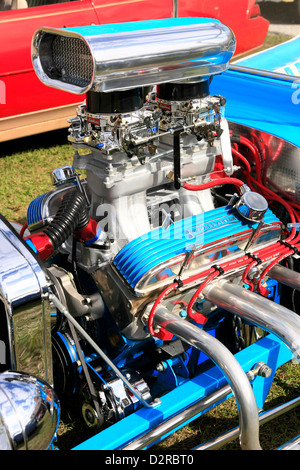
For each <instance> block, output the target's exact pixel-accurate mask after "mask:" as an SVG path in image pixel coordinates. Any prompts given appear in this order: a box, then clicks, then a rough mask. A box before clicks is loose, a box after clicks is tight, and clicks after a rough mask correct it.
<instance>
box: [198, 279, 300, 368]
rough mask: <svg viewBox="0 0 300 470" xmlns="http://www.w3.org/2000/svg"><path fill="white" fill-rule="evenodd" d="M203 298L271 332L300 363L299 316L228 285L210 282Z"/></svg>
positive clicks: (224, 281)
mask: <svg viewBox="0 0 300 470" xmlns="http://www.w3.org/2000/svg"><path fill="white" fill-rule="evenodd" d="M203 295H204V297H205V298H206V299H207V300H210V301H211V302H213V303H215V304H216V305H218V306H219V307H222V308H224V310H227V311H229V312H231V313H234V314H235V315H237V316H239V317H241V318H242V319H244V320H247V321H248V322H250V323H253V324H254V325H256V326H259V327H261V328H262V329H264V330H266V331H268V332H269V333H274V334H275V335H276V336H277V337H278V338H279V339H281V340H282V341H283V342H284V343H285V344H286V345H287V346H288V348H289V349H290V350H291V351H292V353H293V354H294V356H295V357H296V359H297V361H298V362H300V317H299V316H298V315H297V314H296V313H294V312H292V311H291V310H289V309H287V308H285V307H283V306H282V305H279V304H276V303H275V302H272V301H271V300H269V299H266V298H265V297H262V296H260V295H258V294H255V293H254V292H251V291H249V290H247V289H244V288H243V287H241V286H239V285H237V284H233V283H232V282H229V281H226V280H222V281H218V282H213V283H211V284H210V285H208V286H207V287H205V289H203Z"/></svg>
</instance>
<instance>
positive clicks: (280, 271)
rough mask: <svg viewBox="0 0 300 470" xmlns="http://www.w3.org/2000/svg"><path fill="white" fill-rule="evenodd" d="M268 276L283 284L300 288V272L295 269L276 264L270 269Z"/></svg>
mask: <svg viewBox="0 0 300 470" xmlns="http://www.w3.org/2000/svg"><path fill="white" fill-rule="evenodd" d="M268 276H270V277H271V278H272V279H275V280H276V281H279V282H280V283H281V284H284V285H285V286H288V287H291V288H292V289H297V290H300V273H297V272H296V271H292V270H291V269H289V268H285V267H284V266H281V265H280V264H277V265H276V266H274V268H272V269H270V271H269V273H268Z"/></svg>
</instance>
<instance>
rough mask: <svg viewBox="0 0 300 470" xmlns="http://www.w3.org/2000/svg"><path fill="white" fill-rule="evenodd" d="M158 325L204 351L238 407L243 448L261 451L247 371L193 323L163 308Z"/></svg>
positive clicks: (256, 413) (156, 316)
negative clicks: (219, 371)
mask: <svg viewBox="0 0 300 470" xmlns="http://www.w3.org/2000/svg"><path fill="white" fill-rule="evenodd" d="M155 323H156V324H158V325H160V326H162V327H163V328H164V329H166V330H168V331H169V332H171V333H172V334H174V335H175V336H176V337H178V338H180V339H182V340H183V341H185V342H187V343H188V344H190V345H191V346H193V347H195V348H197V349H199V350H200V351H202V352H204V353H205V354H206V355H207V356H209V357H210V359H212V361H213V362H214V363H215V364H216V365H217V366H218V367H219V368H220V369H221V370H222V372H223V373H224V375H225V376H226V378H227V380H228V383H229V384H230V386H231V388H232V391H233V394H234V396H235V399H236V401H237V404H238V408H239V419H240V445H241V448H242V449H243V450H261V446H260V443H259V421H258V410H257V404H256V400H255V396H254V393H253V390H252V387H251V385H250V382H249V380H248V378H247V376H246V374H245V372H244V371H243V369H242V368H241V366H240V364H239V362H238V361H237V360H236V359H235V357H234V356H233V354H232V353H231V352H230V351H229V350H228V349H227V348H226V347H225V346H224V345H223V344H222V343H221V342H220V341H218V340H217V339H216V338H214V337H213V336H211V335H210V334H209V333H207V332H206V331H204V330H201V329H199V328H198V327H197V326H195V325H193V324H192V323H188V322H186V321H184V320H181V319H179V318H178V317H177V316H176V315H174V314H172V313H171V312H169V311H168V310H167V309H166V308H164V307H160V308H158V309H157V311H156V314H155Z"/></svg>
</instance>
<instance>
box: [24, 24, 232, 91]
mask: <svg viewBox="0 0 300 470" xmlns="http://www.w3.org/2000/svg"><path fill="white" fill-rule="evenodd" d="M76 49H77V50H78V52H79V55H80V57H81V61H79V59H78V57H79V55H78V52H77V54H76V53H75V51H76ZM234 50H235V39H234V36H233V33H232V31H231V30H230V29H229V28H228V27H226V26H225V25H223V24H221V23H219V22H218V21H216V20H211V19H206V18H172V19H170V18H169V19H165V20H154V21H151V22H146V21H145V22H135V23H123V24H122V25H121V26H120V25H100V26H98V25H97V26H96V25H94V26H89V27H82V28H66V29H54V28H52V29H51V28H41V29H39V30H38V31H37V32H36V33H35V35H34V38H33V41H32V59H33V66H34V69H35V71H36V73H37V76H38V77H39V78H40V80H42V81H43V82H44V83H45V84H47V85H49V86H54V87H56V88H60V89H63V90H67V91H69V92H73V93H86V92H87V91H89V90H92V91H97V92H99V91H102V92H108V91H114V90H120V89H128V88H138V87H144V86H152V85H156V84H158V83H166V82H170V81H175V80H180V81H184V80H186V79H194V80H196V81H197V80H199V77H200V76H206V77H209V76H210V75H213V74H216V73H220V72H222V71H223V70H224V69H225V68H226V67H227V64H228V62H229V60H230V58H231V56H232V54H233V53H234ZM145 51H147V54H145Z"/></svg>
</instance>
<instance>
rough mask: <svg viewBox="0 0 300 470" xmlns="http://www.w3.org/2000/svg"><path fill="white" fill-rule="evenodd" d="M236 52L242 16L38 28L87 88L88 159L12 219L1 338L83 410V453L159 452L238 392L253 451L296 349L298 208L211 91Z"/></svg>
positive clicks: (63, 84) (73, 85)
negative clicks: (267, 405)
mask: <svg viewBox="0 0 300 470" xmlns="http://www.w3.org/2000/svg"><path fill="white" fill-rule="evenodd" d="M234 50H235V39H234V36H233V34H232V32H231V30H230V29H229V28H227V27H226V26H224V25H222V24H221V23H219V22H218V21H215V20H210V19H199V18H176V19H170V20H156V21H152V22H138V23H124V24H119V25H106V26H89V27H80V28H73V29H53V28H52V29H51V28H41V29H39V30H38V31H37V32H36V34H35V36H34V38H33V44H32V59H33V64H34V68H35V71H36V73H37V76H38V77H39V78H40V80H41V81H42V82H44V83H45V84H46V85H49V86H52V87H56V88H59V89H61V90H65V91H68V92H71V93H78V94H86V99H85V101H84V103H83V104H82V105H81V106H80V107H79V108H78V110H77V115H76V117H74V118H73V119H71V120H70V128H69V141H70V142H71V143H72V145H73V147H74V160H73V165H70V166H65V167H62V168H58V169H55V170H53V172H52V175H51V176H52V180H53V183H54V189H52V190H51V191H49V192H47V193H45V194H42V195H41V196H39V197H38V198H36V199H35V200H33V201H32V202H31V204H30V205H29V207H28V211H27V226H26V228H25V227H24V229H23V230H22V231H21V233H20V234H18V233H17V232H16V230H15V228H13V227H12V226H11V225H10V224H9V223H8V222H7V221H5V219H4V218H3V219H1V225H0V236H1V243H0V252H1V264H0V266H1V271H0V274H1V276H0V294H1V305H2V307H1V309H2V310H1V324H2V329H3V331H5V332H6V333H5V334H4V336H3V338H2V339H3V340H5V341H6V342H7V344H8V345H9V356H10V357H9V367H8V368H10V369H13V370H17V371H22V373H25V374H32V375H33V376H37V377H40V378H41V379H42V380H45V381H47V382H48V383H49V385H51V387H53V388H54V390H55V393H56V394H57V395H58V397H59V399H60V400H61V401H62V403H63V402H64V401H65V399H66V398H67V399H68V400H70V399H71V398H73V399H74V402H76V403H77V406H78V407H80V408H81V409H82V414H83V417H84V420H85V422H86V424H87V425H88V426H90V427H93V428H94V429H95V437H94V438H93V439H92V440H90V441H87V442H88V443H87V444H86V446H87V447H86V448H99V449H104V448H114V449H139V448H146V447H148V446H149V445H151V444H153V443H154V442H156V441H158V440H160V439H161V438H163V437H164V436H165V435H167V434H168V433H169V432H170V431H171V430H173V429H175V428H178V427H180V426H183V425H184V424H185V423H186V422H187V421H188V420H190V419H192V418H195V417H197V416H199V415H200V414H201V413H203V412H204V411H205V409H207V408H208V407H209V406H211V405H213V404H216V403H217V402H219V401H220V400H223V399H225V397H226V396H227V395H229V394H230V392H231V391H232V392H233V394H234V396H235V399H236V401H237V403H238V407H239V420H240V424H239V434H240V443H241V447H242V449H260V448H261V446H260V442H259V419H260V417H259V415H258V408H262V405H263V401H264V399H265V396H266V393H268V390H269V388H270V386H271V383H272V380H273V377H274V374H275V371H276V365H275V369H274V364H275V363H274V361H273V359H271V360H270V361H268V359H267V357H271V358H272V357H273V356H272V351H273V349H274V345H275V344H276V345H279V346H278V347H279V348H280V351H283V352H282V354H278V351H277V350H276V357H279V358H280V359H278V361H279V362H278V364H277V366H279V365H281V364H280V361H281V363H283V362H284V361H287V360H289V359H290V358H292V357H295V358H296V359H297V360H298V361H299V357H300V319H299V317H298V315H297V313H295V312H293V311H291V310H289V309H287V308H286V307H285V306H284V305H282V299H281V298H280V293H281V286H282V285H283V284H285V285H287V286H290V287H291V288H293V289H299V285H300V282H299V281H300V278H299V274H298V273H297V272H296V271H295V270H291V269H288V268H286V267H285V266H283V265H282V264H280V262H282V261H283V260H285V259H293V261H294V264H295V263H296V262H297V260H296V257H295V254H296V253H297V251H298V250H297V244H298V243H299V236H297V228H298V227H299V215H298V213H297V212H296V208H297V205H296V203H295V201H291V202H290V203H289V202H286V201H285V200H283V199H282V198H281V196H279V195H278V194H275V193H274V192H272V191H271V190H270V189H268V188H267V187H266V185H265V184H264V176H265V175H264V171H265V169H264V167H263V163H264V162H263V161H262V159H261V154H260V152H259V147H258V146H257V144H256V143H255V139H252V138H251V137H245V136H243V135H241V134H239V135H238V134H236V133H233V132H232V130H231V131H230V130H229V125H228V122H227V120H226V118H225V109H226V97H223V96H220V95H213V96H212V95H211V94H210V82H211V80H212V79H213V76H214V75H215V74H220V73H222V72H223V71H224V70H226V68H227V67H228V63H229V60H230V58H231V57H232V54H233V53H234ZM77 170H79V171H82V172H84V178H82V177H81V175H80V174H79V173H78V171H77ZM274 200H275V201H276V203H277V204H278V205H279V206H280V207H283V210H284V211H285V212H286V213H287V214H288V217H290V219H289V220H281V218H280V217H281V214H282V213H283V212H276V210H274V207H275V206H274V204H273V202H274ZM269 206H270V207H269ZM273 206H274V207H273ZM271 209H272V210H271ZM8 260H9V265H8ZM8 266H9V268H8ZM21 284H22V286H21ZM237 326H238V327H237ZM263 332H265V333H263ZM258 336H259V338H260V339H259V344H260V345H261V348H262V350H263V349H264V348H265V351H267V352H265V353H262V355H261V356H259V355H258V354H257V353H256V350H255V347H256V340H257V339H258ZM270 338H271V339H270ZM271 340H272V341H273V342H272V341H271ZM268 341H269V343H268ZM268 344H272V346H269V347H268ZM272 348H273V349H272ZM269 349H270V351H269ZM274 354H275V352H274ZM281 356H283V357H284V359H282V358H281ZM6 368H7V367H6ZM208 370H211V375H209V374H208V375H207V371H208ZM5 374H7V372H4V373H3V375H4V376H5ZM257 376H260V377H257ZM209 377H211V378H209ZM213 377H215V378H216V380H215V379H213ZM260 381H262V382H263V386H261V385H260V384H261V383H262V382H260ZM257 384H258V385H257ZM51 387H49V389H50V388H51ZM200 389H201V391H200ZM51 390H52V388H51ZM262 390H263V391H262ZM53 393H54V392H53ZM256 393H257V395H255V394H256ZM0 398H1V395H0ZM55 403H57V399H56V398H55ZM2 408H3V406H2V405H1V402H0V424H1V418H3V413H1V410H2ZM149 410H150V411H149ZM147 413H148V414H147ZM151 413H152V414H151ZM147 416H148V417H147ZM140 417H142V418H143V420H142V422H140ZM3 420H4V418H3ZM4 425H5V423H4ZM101 427H103V428H105V429H104V430H103V431H101V432H100V433H99V430H100V429H101ZM12 434H13V433H11V435H10V439H12V442H13V444H12V447H14V448H18V442H19V441H18V440H17V439H16V436H14V435H12ZM6 436H8V433H6ZM28 436H29V433H28ZM28 436H27V437H26V439H27V440H29V437H28ZM24 439H25V438H24ZM26 439H25V440H26ZM3 446H4V444H3ZM84 446H85V444H83V447H84Z"/></svg>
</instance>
